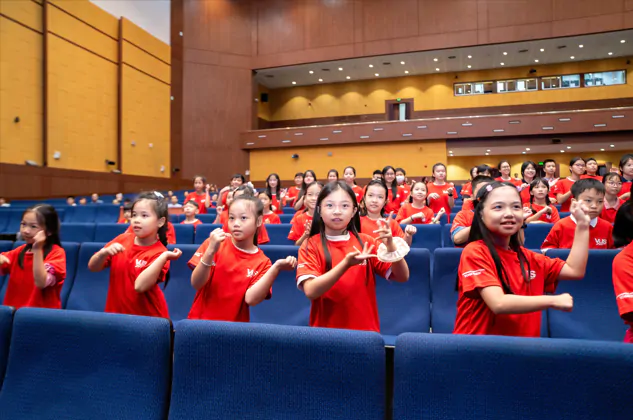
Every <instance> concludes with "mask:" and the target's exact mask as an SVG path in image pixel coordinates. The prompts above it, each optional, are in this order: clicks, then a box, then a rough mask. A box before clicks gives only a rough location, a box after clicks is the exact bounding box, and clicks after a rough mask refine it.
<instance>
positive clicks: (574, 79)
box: [541, 74, 580, 90]
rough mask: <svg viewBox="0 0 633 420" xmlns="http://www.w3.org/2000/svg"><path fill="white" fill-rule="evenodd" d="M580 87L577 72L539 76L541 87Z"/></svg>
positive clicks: (545, 88) (546, 88)
mask: <svg viewBox="0 0 633 420" xmlns="http://www.w3.org/2000/svg"><path fill="white" fill-rule="evenodd" d="M579 87H580V75H579V74H567V75H564V76H547V77H541V89H543V90H548V89H569V88H579Z"/></svg>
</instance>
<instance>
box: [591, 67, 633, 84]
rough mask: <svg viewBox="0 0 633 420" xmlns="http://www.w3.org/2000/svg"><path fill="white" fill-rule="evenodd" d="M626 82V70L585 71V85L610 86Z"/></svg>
mask: <svg viewBox="0 0 633 420" xmlns="http://www.w3.org/2000/svg"><path fill="white" fill-rule="evenodd" d="M624 84H626V71H624V70H616V71H603V72H599V73H585V86H587V87H591V86H612V85H624Z"/></svg>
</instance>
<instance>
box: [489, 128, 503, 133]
mask: <svg viewBox="0 0 633 420" xmlns="http://www.w3.org/2000/svg"><path fill="white" fill-rule="evenodd" d="M492 131H493V132H494V133H503V132H504V131H506V130H504V129H503V128H495V129H494V130H492Z"/></svg>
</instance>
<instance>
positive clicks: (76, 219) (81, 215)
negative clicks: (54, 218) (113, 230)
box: [66, 205, 99, 223]
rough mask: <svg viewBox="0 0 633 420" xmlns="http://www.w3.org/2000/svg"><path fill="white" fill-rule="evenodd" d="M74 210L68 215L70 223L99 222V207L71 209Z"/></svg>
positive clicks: (67, 218) (90, 206)
mask: <svg viewBox="0 0 633 420" xmlns="http://www.w3.org/2000/svg"><path fill="white" fill-rule="evenodd" d="M71 208H72V210H71V211H70V212H69V213H68V214H67V215H66V222H68V223H95V221H96V220H97V210H98V209H99V206H98V205H85V206H75V207H71Z"/></svg>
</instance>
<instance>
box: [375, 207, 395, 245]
mask: <svg viewBox="0 0 633 420" xmlns="http://www.w3.org/2000/svg"><path fill="white" fill-rule="evenodd" d="M392 215H393V212H391V213H389V216H387V218H386V219H378V229H376V230H375V231H374V233H377V234H378V236H377V238H376V239H378V240H380V241H382V242H383V243H384V244H385V245H388V244H389V243H390V242H391V241H392V240H393V234H392V233H391V227H390V226H389V220H391V216H392Z"/></svg>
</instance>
